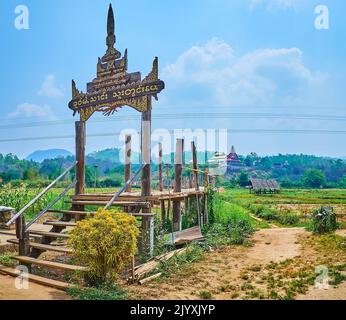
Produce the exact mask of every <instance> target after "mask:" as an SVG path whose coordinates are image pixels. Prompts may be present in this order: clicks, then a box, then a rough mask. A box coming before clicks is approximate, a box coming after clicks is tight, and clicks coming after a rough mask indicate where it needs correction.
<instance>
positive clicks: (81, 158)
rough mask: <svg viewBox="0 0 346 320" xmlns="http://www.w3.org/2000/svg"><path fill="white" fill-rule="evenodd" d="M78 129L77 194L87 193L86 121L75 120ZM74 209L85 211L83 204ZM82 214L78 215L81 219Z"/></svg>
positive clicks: (77, 217)
mask: <svg viewBox="0 0 346 320" xmlns="http://www.w3.org/2000/svg"><path fill="white" fill-rule="evenodd" d="M75 130H76V161H77V162H78V163H77V166H76V180H77V184H76V187H75V195H76V196H77V195H80V194H83V193H85V143H86V124H85V122H84V121H76V122H75ZM72 210H75V211H84V206H83V205H74V206H72ZM79 219H80V216H76V220H79Z"/></svg>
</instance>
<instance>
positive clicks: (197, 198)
mask: <svg viewBox="0 0 346 320" xmlns="http://www.w3.org/2000/svg"><path fill="white" fill-rule="evenodd" d="M191 151H192V162H193V173H194V182H195V190H196V192H198V191H199V185H198V164H197V150H196V145H195V142H194V141H192V142H191ZM196 200H197V214H198V225H199V226H200V227H201V226H202V221H201V206H200V202H199V196H198V193H196Z"/></svg>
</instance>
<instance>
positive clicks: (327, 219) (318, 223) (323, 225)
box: [310, 207, 339, 234]
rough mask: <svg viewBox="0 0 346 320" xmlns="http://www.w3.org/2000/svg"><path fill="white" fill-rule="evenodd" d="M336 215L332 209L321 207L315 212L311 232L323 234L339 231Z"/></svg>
mask: <svg viewBox="0 0 346 320" xmlns="http://www.w3.org/2000/svg"><path fill="white" fill-rule="evenodd" d="M338 227H339V225H338V223H337V221H336V214H335V212H334V211H333V208H332V207H321V208H320V209H317V210H314V212H313V214H312V224H311V226H310V230H311V231H312V232H313V233H318V234H323V233H328V232H332V231H335V230H337V229H338Z"/></svg>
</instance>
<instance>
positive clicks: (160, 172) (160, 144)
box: [159, 142, 163, 192]
mask: <svg viewBox="0 0 346 320" xmlns="http://www.w3.org/2000/svg"><path fill="white" fill-rule="evenodd" d="M162 156H163V154H162V143H161V142H160V143H159V189H160V191H161V192H162V191H163V167H162Z"/></svg>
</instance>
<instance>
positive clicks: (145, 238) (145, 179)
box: [141, 97, 151, 254]
mask: <svg viewBox="0 0 346 320" xmlns="http://www.w3.org/2000/svg"><path fill="white" fill-rule="evenodd" d="M147 103H148V104H147V110H146V111H144V112H142V126H141V131H142V134H141V153H142V164H143V165H144V167H143V170H142V191H141V194H142V197H147V196H150V195H151V97H148V102H147ZM150 211H151V208H143V209H142V212H143V213H150ZM141 229H142V244H141V247H142V248H141V251H142V252H143V253H149V254H150V234H149V233H150V219H148V217H143V218H142V228H141Z"/></svg>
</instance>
